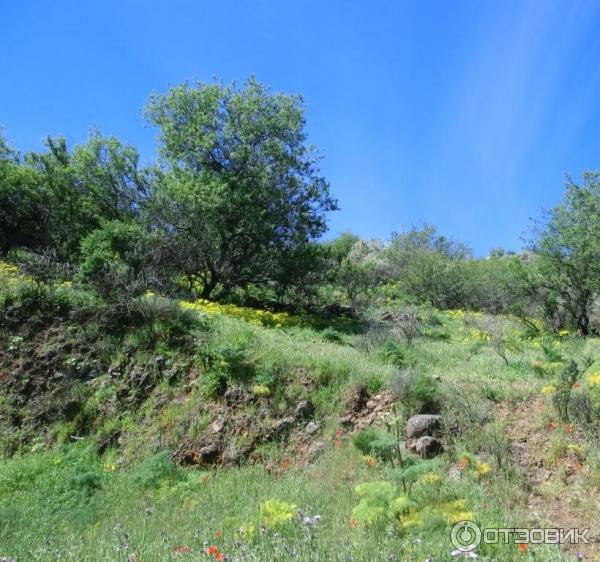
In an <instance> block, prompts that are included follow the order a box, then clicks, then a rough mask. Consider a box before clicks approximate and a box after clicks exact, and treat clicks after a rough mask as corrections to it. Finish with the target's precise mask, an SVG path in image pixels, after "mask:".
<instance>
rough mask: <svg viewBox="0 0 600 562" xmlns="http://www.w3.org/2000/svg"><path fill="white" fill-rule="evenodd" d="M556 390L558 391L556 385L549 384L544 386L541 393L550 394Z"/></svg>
mask: <svg viewBox="0 0 600 562" xmlns="http://www.w3.org/2000/svg"><path fill="white" fill-rule="evenodd" d="M555 391H556V387H555V386H554V385H552V384H549V385H546V386H544V387H543V388H542V390H541V393H542V394H545V395H546V396H548V395H550V394H554V392H555Z"/></svg>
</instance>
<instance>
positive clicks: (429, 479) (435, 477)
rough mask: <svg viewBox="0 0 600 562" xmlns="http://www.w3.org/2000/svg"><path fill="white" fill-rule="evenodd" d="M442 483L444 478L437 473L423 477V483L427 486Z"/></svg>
mask: <svg viewBox="0 0 600 562" xmlns="http://www.w3.org/2000/svg"><path fill="white" fill-rule="evenodd" d="M441 481H442V477H441V476H440V475H439V474H438V473H437V472H427V473H426V474H423V476H422V477H421V482H422V483H423V484H427V485H433V484H438V483H439V482H441Z"/></svg>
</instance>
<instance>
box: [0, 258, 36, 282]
mask: <svg viewBox="0 0 600 562" xmlns="http://www.w3.org/2000/svg"><path fill="white" fill-rule="evenodd" d="M22 281H30V279H29V278H28V277H26V276H25V275H23V274H21V273H19V268H18V267H17V266H16V265H13V264H11V263H6V262H3V261H0V288H4V289H14V288H15V287H16V286H17V285H18V284H19V283H21V282H22Z"/></svg>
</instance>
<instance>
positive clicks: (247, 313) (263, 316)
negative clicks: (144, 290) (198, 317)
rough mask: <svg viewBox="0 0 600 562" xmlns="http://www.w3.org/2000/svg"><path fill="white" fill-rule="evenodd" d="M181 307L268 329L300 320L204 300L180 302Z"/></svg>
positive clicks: (291, 324) (280, 313)
mask: <svg viewBox="0 0 600 562" xmlns="http://www.w3.org/2000/svg"><path fill="white" fill-rule="evenodd" d="M181 306H182V307H183V308H186V309H190V310H198V311H200V312H204V313H205V314H211V315H212V314H225V315H227V316H235V317H236V318H241V319H242V320H245V321H246V322H248V323H249V324H254V325H255V326H267V327H269V328H284V327H290V326H296V325H298V323H299V321H300V319H299V318H298V317H297V316H292V315H290V314H288V313H287V312H271V311H269V310H260V309H256V308H249V307H246V306H237V305H235V304H220V303H217V302H212V301H209V300H206V299H197V300H195V301H181Z"/></svg>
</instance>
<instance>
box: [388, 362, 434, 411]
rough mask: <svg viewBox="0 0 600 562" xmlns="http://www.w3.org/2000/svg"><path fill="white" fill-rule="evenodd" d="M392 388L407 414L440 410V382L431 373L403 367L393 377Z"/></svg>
mask: <svg viewBox="0 0 600 562" xmlns="http://www.w3.org/2000/svg"><path fill="white" fill-rule="evenodd" d="M391 388H392V390H393V391H394V392H395V394H396V396H397V397H398V400H399V401H400V404H401V405H402V407H403V409H404V411H405V414H406V415H412V414H418V413H435V412H437V411H438V410H439V396H438V384H437V382H436V381H435V380H434V379H433V377H431V376H430V375H425V374H423V373H420V372H418V371H416V370H414V369H403V370H401V371H398V372H397V373H396V374H395V375H394V377H393V378H392V382H391Z"/></svg>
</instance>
